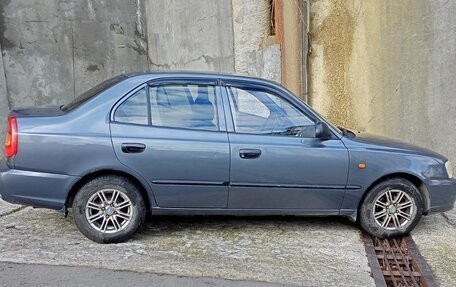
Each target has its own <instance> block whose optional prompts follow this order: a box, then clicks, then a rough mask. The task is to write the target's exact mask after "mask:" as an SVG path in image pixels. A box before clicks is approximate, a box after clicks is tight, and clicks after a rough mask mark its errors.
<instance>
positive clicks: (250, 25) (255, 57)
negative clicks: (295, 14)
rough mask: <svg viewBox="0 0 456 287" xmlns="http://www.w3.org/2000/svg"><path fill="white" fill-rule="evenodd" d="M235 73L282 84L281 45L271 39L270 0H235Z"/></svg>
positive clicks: (273, 38) (233, 4)
mask: <svg viewBox="0 0 456 287" xmlns="http://www.w3.org/2000/svg"><path fill="white" fill-rule="evenodd" d="M232 6H233V31H234V56H235V65H234V66H235V71H236V72H237V73H240V74H246V75H252V76H257V77H261V78H266V79H269V80H273V81H276V82H281V57H280V45H279V44H277V42H276V38H275V36H273V35H271V25H270V21H271V18H270V13H271V9H272V8H271V6H270V2H269V1H268V0H256V1H251V0H233V1H232Z"/></svg>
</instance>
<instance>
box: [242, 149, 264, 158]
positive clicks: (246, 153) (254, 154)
mask: <svg viewBox="0 0 456 287" xmlns="http://www.w3.org/2000/svg"><path fill="white" fill-rule="evenodd" d="M260 155H261V150H259V149H241V150H239V156H240V157H241V158H244V159H254V158H259V157H260Z"/></svg>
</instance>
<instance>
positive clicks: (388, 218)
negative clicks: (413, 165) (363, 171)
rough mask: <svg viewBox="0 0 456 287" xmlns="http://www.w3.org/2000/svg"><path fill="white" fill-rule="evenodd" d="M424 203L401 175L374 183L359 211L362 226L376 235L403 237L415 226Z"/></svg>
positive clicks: (415, 189) (419, 194)
mask: <svg viewBox="0 0 456 287" xmlns="http://www.w3.org/2000/svg"><path fill="white" fill-rule="evenodd" d="M423 209H424V204H423V198H422V196H421V193H420V191H419V190H418V188H417V187H416V186H415V185H414V184H413V183H411V182H410V181H408V180H406V179H404V178H391V179H387V180H384V181H382V182H380V183H378V184H377V185H375V186H374V187H373V188H372V189H371V190H370V191H369V192H368V193H367V194H366V196H365V198H364V200H363V202H362V204H361V207H360V210H359V214H358V215H359V223H360V224H361V227H362V228H363V229H364V230H366V231H367V232H368V233H370V234H371V235H373V236H376V237H379V238H394V237H401V236H405V235H407V234H409V233H410V231H412V230H413V228H415V226H416V225H417V224H418V222H419V220H420V218H421V215H422V214H423Z"/></svg>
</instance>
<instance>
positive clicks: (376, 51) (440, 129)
mask: <svg viewBox="0 0 456 287" xmlns="http://www.w3.org/2000/svg"><path fill="white" fill-rule="evenodd" d="M310 3H311V9H310V10H311V23H310V24H311V32H312V35H311V44H312V54H311V57H310V59H309V79H310V85H309V87H310V88H309V96H310V98H311V104H312V106H314V107H315V108H316V109H317V110H318V111H320V112H321V113H322V114H323V115H324V116H326V117H328V118H330V119H331V120H332V121H333V122H335V124H337V125H342V126H346V127H347V128H350V129H353V130H355V131H356V130H358V131H365V132H369V133H375V134H380V135H384V136H388V137H393V138H398V139H400V140H402V141H406V142H410V143H414V144H417V145H420V146H424V147H428V148H431V149H433V150H435V151H437V152H440V153H442V154H444V155H446V156H448V157H449V158H450V159H452V162H455V161H456V130H455V129H454V126H456V101H455V100H454V93H455V91H456V81H454V73H455V67H456V54H455V52H454V51H455V50H454V47H456V34H455V33H454V31H456V18H455V17H454V14H455V13H456V1H427V0H401V1H397V0H344V1H341V0H313V1H311V2H310Z"/></svg>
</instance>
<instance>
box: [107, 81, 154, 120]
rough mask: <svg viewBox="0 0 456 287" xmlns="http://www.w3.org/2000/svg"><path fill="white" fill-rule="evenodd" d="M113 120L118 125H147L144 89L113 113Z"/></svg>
mask: <svg viewBox="0 0 456 287" xmlns="http://www.w3.org/2000/svg"><path fill="white" fill-rule="evenodd" d="M114 120H115V121H116V122H119V123H126V124H138V125H147V124H148V122H149V120H148V115H147V95H146V88H142V89H141V90H139V91H137V92H136V93H134V94H133V95H132V96H131V97H129V98H128V99H127V100H126V101H125V102H123V103H122V104H121V105H120V106H119V107H118V108H117V110H116V112H115V113H114Z"/></svg>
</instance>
